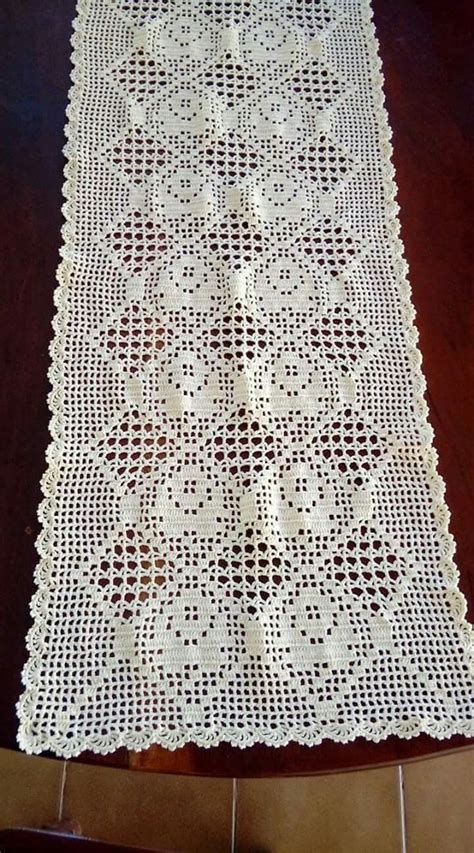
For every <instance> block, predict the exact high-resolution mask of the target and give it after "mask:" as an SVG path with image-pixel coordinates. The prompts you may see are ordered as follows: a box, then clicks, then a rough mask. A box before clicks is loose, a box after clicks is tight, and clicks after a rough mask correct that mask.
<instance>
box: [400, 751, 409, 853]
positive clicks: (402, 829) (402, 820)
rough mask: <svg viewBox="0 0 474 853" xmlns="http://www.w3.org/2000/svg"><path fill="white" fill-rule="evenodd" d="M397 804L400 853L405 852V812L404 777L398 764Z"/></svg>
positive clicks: (401, 767) (401, 766)
mask: <svg viewBox="0 0 474 853" xmlns="http://www.w3.org/2000/svg"><path fill="white" fill-rule="evenodd" d="M398 806H399V810H400V838H401V853H407V849H408V848H407V820H406V812H405V777H404V775H403V765H402V764H399V765H398Z"/></svg>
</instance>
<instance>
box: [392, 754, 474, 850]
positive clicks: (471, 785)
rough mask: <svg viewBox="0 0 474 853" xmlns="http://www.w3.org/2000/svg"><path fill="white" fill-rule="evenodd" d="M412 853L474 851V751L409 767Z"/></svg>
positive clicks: (407, 795) (406, 770)
mask: <svg viewBox="0 0 474 853" xmlns="http://www.w3.org/2000/svg"><path fill="white" fill-rule="evenodd" d="M403 772H404V778H405V809H406V824H407V842H408V845H407V846H408V853H472V851H474V750H472V749H471V750H468V751H466V752H458V753H455V754H453V755H445V756H443V757H441V758H431V759H429V760H426V761H417V762H415V763H413V764H406V765H405V767H404V770H403Z"/></svg>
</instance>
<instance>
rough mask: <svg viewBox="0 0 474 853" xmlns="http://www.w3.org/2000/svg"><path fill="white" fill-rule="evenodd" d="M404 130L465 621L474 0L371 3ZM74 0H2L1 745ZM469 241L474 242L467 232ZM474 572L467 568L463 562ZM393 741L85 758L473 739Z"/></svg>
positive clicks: (351, 750)
mask: <svg viewBox="0 0 474 853" xmlns="http://www.w3.org/2000/svg"><path fill="white" fill-rule="evenodd" d="M373 6H374V13H375V21H376V25H377V28H378V36H379V40H380V46H381V55H382V60H383V62H384V70H385V80H386V83H385V92H386V99H387V107H388V111H389V116H390V122H391V125H392V128H393V134H394V139H393V141H394V148H395V157H394V159H395V166H396V169H397V181H398V186H399V196H398V198H399V202H400V205H401V208H402V211H401V221H402V237H403V239H404V242H405V247H406V256H407V259H408V262H409V264H410V268H411V282H412V287H413V299H414V303H415V307H416V309H417V312H418V319H417V322H418V328H419V331H420V345H421V349H422V353H423V363H424V370H425V374H426V377H427V380H428V389H429V391H428V400H429V405H430V411H431V421H432V424H433V426H434V428H435V432H436V447H437V449H438V452H439V456H440V472H441V474H442V476H443V477H444V479H445V481H446V487H447V501H448V504H449V506H450V509H451V516H452V518H451V530H452V533H453V534H454V536H455V538H456V540H457V563H458V567H459V571H460V576H461V579H460V586H461V589H462V591H463V592H464V594H465V595H466V597H467V599H468V602H469V605H470V608H471V614H470V615H471V618H472V610H473V603H474V595H473V586H474V584H473V578H474V572H473V563H474V560H473V555H474V521H473V519H474V512H473V510H474V506H473V503H474V502H473V499H472V491H471V489H472V483H473V482H474V477H473V473H474V465H473V453H472V447H473V441H472V428H473V426H474V419H473V408H472V400H470V375H469V373H470V365H471V366H472V364H473V361H474V358H473V356H474V353H473V349H474V345H473V335H472V328H471V329H470V327H469V308H470V307H471V309H472V291H471V289H470V282H471V281H472V255H471V256H470V240H469V223H470V220H471V219H472V211H473V205H472V201H473V199H472V185H471V184H470V172H471V158H470V155H471V153H472V146H471V144H470V143H471V142H472V131H473V127H472V118H471V117H472V115H473V114H474V113H473V109H472V104H469V95H470V89H469V73H468V57H469V56H470V51H471V50H472V31H473V24H474V7H473V4H472V2H471V0H466V2H464V0H451V2H449V3H447V2H446V0H373ZM73 13H74V0H2V2H1V4H0V48H1V55H2V59H3V74H2V76H1V82H0V111H1V113H0V114H1V121H2V128H1V133H0V139H1V141H0V146H1V157H0V160H1V165H0V170H1V172H0V174H1V179H0V187H1V189H2V190H3V191H4V193H5V202H4V204H3V205H2V213H1V238H2V244H3V245H2V253H1V261H0V264H1V265H2V267H3V270H2V275H1V282H2V285H1V302H2V303H3V309H2V312H1V319H0V324H1V328H0V339H1V350H0V352H1V371H2V381H1V392H0V393H1V408H0V519H1V523H2V528H3V530H2V535H1V539H0V541H1V550H0V556H1V559H0V589H1V596H0V745H1V746H4V747H7V748H12V749H15V748H16V740H15V739H16V729H17V721H16V715H15V703H16V701H17V698H18V695H19V693H20V673H21V669H22V666H23V663H24V661H25V654H26V653H25V645H24V637H25V634H26V631H27V629H28V627H29V625H30V616H29V611H28V603H29V599H30V597H31V595H32V592H33V580H32V573H33V569H34V566H35V563H36V552H35V548H34V540H35V538H36V536H37V534H38V523H37V519H36V508H37V505H38V502H39V500H40V491H39V481H40V477H41V475H42V472H43V470H44V467H45V463H44V453H45V449H46V446H47V443H48V432H47V425H48V410H47V405H46V395H47V393H48V382H47V378H46V371H47V367H48V363H49V359H48V351H47V348H48V342H49V340H50V336H51V328H50V322H51V318H52V315H53V289H54V285H55V269H56V266H57V263H58V249H59V245H60V227H61V223H62V217H61V212H60V206H61V203H62V198H61V185H62V181H63V176H62V172H63V166H64V162H63V156H62V147H63V144H64V138H63V128H64V110H65V105H66V96H67V91H68V87H69V73H70V66H69V53H70V48H69V36H70V26H71V20H72V17H73ZM471 242H472V241H471ZM470 569H471V574H470V573H469V572H470ZM468 744H469V741H468V740H466V739H465V738H463V737H460V736H459V737H454V738H451V739H450V740H446V741H437V740H434V739H432V738H429V737H427V736H420V737H417V738H414V739H411V740H399V739H397V738H395V737H391V738H388V739H387V740H385V741H382V742H381V743H378V744H376V743H368V742H366V741H364V740H362V739H357V740H356V741H355V742H354V743H352V744H346V745H344V744H335V743H331V742H329V741H325V742H323V744H321V745H320V746H317V747H311V748H310V747H304V746H298V745H297V744H290V745H289V746H287V747H283V748H280V749H275V748H270V747H264V746H254V747H251V748H249V749H244V750H240V749H237V748H233V747H231V746H229V745H227V744H224V745H221V746H219V747H213V748H211V749H203V748H198V747H196V746H193V745H188V746H186V747H183V748H182V749H178V750H176V751H174V752H170V751H167V750H164V749H162V748H160V747H152V748H151V749H148V750H146V751H145V752H142V753H139V754H138V753H127V751H126V750H124V749H122V750H119V751H117V752H116V753H114V754H111V755H108V756H93V755H90V754H84V755H83V756H81V760H83V761H94V762H100V763H103V764H108V765H117V766H131V767H139V768H144V769H149V770H155V771H160V772H177V773H203V774H213V775H221V774H222V775H229V776H246V775H273V774H278V775H284V774H296V773H319V772H328V771H335V770H341V769H349V768H354V767H361V766H366V765H372V764H382V763H388V762H399V761H406V760H409V759H412V758H415V757H420V756H422V755H424V754H429V753H435V752H441V751H443V750H448V749H450V750H452V749H455V748H461V747H463V746H464V747H465V746H466V745H468Z"/></svg>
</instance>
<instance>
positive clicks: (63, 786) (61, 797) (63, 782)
mask: <svg viewBox="0 0 474 853" xmlns="http://www.w3.org/2000/svg"><path fill="white" fill-rule="evenodd" d="M66 775H67V761H63V767H62V774H61V787H60V789H59V803H58V823H61V821H62V819H63V814H64V792H65V790H66Z"/></svg>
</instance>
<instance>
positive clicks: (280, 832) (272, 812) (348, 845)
mask: <svg viewBox="0 0 474 853" xmlns="http://www.w3.org/2000/svg"><path fill="white" fill-rule="evenodd" d="M237 850H238V853H317V851H324V853H399V851H400V819H399V800H398V785H397V770H396V768H392V767H389V768H384V769H381V770H380V769H377V770H366V771H363V772H357V773H339V774H334V775H332V776H314V777H300V778H293V779H243V780H241V781H240V783H239V807H238V845H237Z"/></svg>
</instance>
